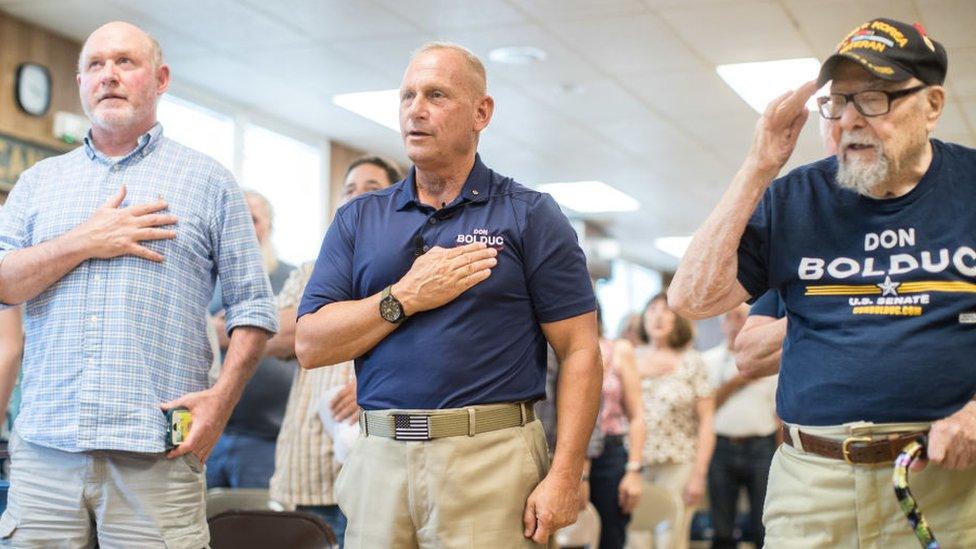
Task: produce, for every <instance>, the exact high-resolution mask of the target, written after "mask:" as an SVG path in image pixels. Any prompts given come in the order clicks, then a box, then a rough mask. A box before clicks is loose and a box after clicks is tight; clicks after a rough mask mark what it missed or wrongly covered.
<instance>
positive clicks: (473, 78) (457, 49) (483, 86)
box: [410, 42, 488, 98]
mask: <svg viewBox="0 0 976 549" xmlns="http://www.w3.org/2000/svg"><path fill="white" fill-rule="evenodd" d="M432 52H441V53H446V54H448V55H451V56H456V57H457V58H458V59H459V60H460V61H462V65H463V66H464V68H465V71H464V78H465V81H466V83H467V85H468V87H469V88H470V91H471V92H472V96H473V97H476V98H481V97H483V96H485V95H487V94H488V76H487V74H486V73H485V66H484V64H483V63H482V62H481V60H480V59H478V56H477V55H475V54H474V53H472V52H471V50H469V49H468V48H465V47H464V46H462V45H460V44H453V43H451V42H428V43H426V44H424V45H423V46H420V48H418V49H417V51H415V52H414V53H413V56H412V57H411V58H410V64H411V65H413V64H414V62H415V61H416V60H417V59H418V58H420V57H423V56H424V55H426V54H429V53H432Z"/></svg>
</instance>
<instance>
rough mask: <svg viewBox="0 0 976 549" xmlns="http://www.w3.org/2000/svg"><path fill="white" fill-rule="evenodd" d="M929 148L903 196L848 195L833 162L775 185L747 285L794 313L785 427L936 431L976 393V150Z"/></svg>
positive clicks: (743, 246)
mask: <svg viewBox="0 0 976 549" xmlns="http://www.w3.org/2000/svg"><path fill="white" fill-rule="evenodd" d="M931 143H932V149H933V157H932V163H931V165H930V166H929V169H928V171H927V172H926V174H925V175H924V176H923V177H922V179H921V180H920V181H919V183H918V185H916V187H915V188H914V189H912V191H911V192H909V193H908V194H906V195H904V196H901V197H898V198H892V199H884V200H877V199H872V198H868V197H864V196H861V195H858V194H857V193H854V192H852V191H848V190H845V189H841V188H840V187H839V186H838V185H837V184H836V183H835V182H834V176H835V174H836V172H837V162H836V159H835V158H834V157H830V158H827V159H824V160H821V161H819V162H816V163H813V164H808V165H806V166H802V167H800V168H797V169H795V170H793V171H792V172H790V173H789V174H788V175H786V176H785V177H782V178H780V179H778V180H777V181H775V182H773V184H772V185H771V186H770V188H769V189H768V190H767V191H766V193H765V195H764V196H763V199H762V201H761V202H760V203H759V206H758V208H757V209H756V211H755V212H754V213H753V216H752V218H751V219H750V221H749V224H748V226H747V228H746V231H745V234H744V235H743V237H742V241H741V243H740V246H739V254H738V256H739V272H738V278H739V282H741V283H742V285H743V286H744V287H745V288H746V290H747V291H748V292H749V293H750V295H752V296H759V295H761V294H762V293H763V292H765V291H766V289H767V288H773V289H776V290H778V292H779V295H780V297H781V298H782V299H783V300H784V302H785V305H786V311H787V318H788V319H789V322H788V327H787V334H786V340H785V342H784V345H783V361H782V366H781V367H780V375H779V390H778V393H777V397H776V408H777V410H778V411H779V413H780V416H781V417H782V418H783V420H785V421H787V422H790V423H795V424H800V425H836V424H841V423H846V422H851V421H859V420H864V421H874V422H901V421H927V420H935V419H939V418H943V417H945V416H948V415H950V414H952V413H954V412H955V411H957V410H958V409H959V408H961V407H962V406H963V405H965V404H966V402H967V401H969V400H970V399H972V398H973V395H974V393H976V362H974V358H973V357H974V354H976V249H974V248H976V214H974V212H976V151H974V150H972V149H968V148H966V147H962V146H959V145H952V144H946V143H942V142H940V141H937V140H932V141H931Z"/></svg>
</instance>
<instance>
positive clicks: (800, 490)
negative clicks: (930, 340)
mask: <svg viewBox="0 0 976 549" xmlns="http://www.w3.org/2000/svg"><path fill="white" fill-rule="evenodd" d="M903 427H906V428H903ZM919 428H922V429H924V428H925V426H924V425H921V426H919V425H918V424H915V425H908V424H904V425H891V424H887V425H877V426H870V427H865V428H864V429H863V430H859V431H858V432H856V433H854V432H851V431H850V429H849V428H845V427H832V428H804V427H800V430H802V431H804V432H809V433H811V434H814V435H818V436H825V437H831V438H837V439H841V440H842V439H844V438H846V436H848V435H850V434H858V435H860V434H867V433H879V432H884V431H889V432H890V431H914V430H918V429H919ZM791 434H792V435H793V440H797V437H796V436H795V433H791ZM891 475H892V465H891V464H878V465H860V464H859V465H849V464H847V463H845V462H843V461H840V460H836V459H829V458H825V457H821V456H818V455H815V454H810V453H806V452H804V451H802V450H798V449H796V448H793V447H792V446H789V445H787V444H783V445H781V446H780V447H779V449H778V450H777V451H776V455H775V456H774V457H773V463H772V466H771V468H770V470H769V487H768V488H767V491H766V505H765V507H764V512H763V523H764V524H765V526H766V547H770V548H772V549H780V548H783V549H812V548H828V547H829V548H836V547H852V548H854V547H857V548H860V549H875V548H877V549H918V547H919V542H918V540H917V539H916V538H915V535H914V534H913V533H912V530H911V528H910V527H909V526H908V521H907V520H906V519H905V515H904V514H903V513H902V512H901V508H900V507H899V505H898V500H897V498H895V493H894V488H893V486H892V481H891ZM909 483H910V487H911V491H912V494H914V495H915V499H916V500H917V501H918V505H919V509H921V511H922V513H923V514H924V515H925V518H926V520H927V521H928V523H929V526H931V527H932V531H933V532H934V534H935V537H936V539H938V540H939V542H940V543H941V544H942V547H945V548H947V549H949V548H957V547H958V548H969V547H976V467H974V468H970V469H967V470H965V471H949V470H947V469H942V468H939V467H936V466H934V465H931V464H930V465H929V466H928V467H926V468H925V470H924V471H922V472H919V473H910V474H909Z"/></svg>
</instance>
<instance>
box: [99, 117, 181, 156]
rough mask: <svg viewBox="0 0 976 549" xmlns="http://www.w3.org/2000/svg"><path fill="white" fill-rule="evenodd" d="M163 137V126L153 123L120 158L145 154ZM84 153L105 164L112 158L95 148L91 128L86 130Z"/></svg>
mask: <svg viewBox="0 0 976 549" xmlns="http://www.w3.org/2000/svg"><path fill="white" fill-rule="evenodd" d="M162 137H163V126H162V124H160V123H159V122H156V123H155V124H153V127H151V128H149V131H147V132H146V133H144V134H142V135H140V136H139V139H138V140H136V148H134V149H132V151H131V152H129V154H127V155H125V156H124V157H123V158H122V159H121V160H120V162H121V161H122V160H125V159H126V158H129V157H131V156H134V155H139V156H146V155H147V154H149V153H150V152H152V150H153V149H154V148H156V145H158V144H159V140H160V139H162ZM85 154H86V155H88V158H89V159H90V160H95V159H98V160H100V161H102V162H104V163H106V164H111V163H113V160H112V159H111V158H109V157H108V156H106V155H105V154H104V153H102V151H100V150H98V149H97V148H95V140H94V139H92V133H91V130H88V135H86V136H85Z"/></svg>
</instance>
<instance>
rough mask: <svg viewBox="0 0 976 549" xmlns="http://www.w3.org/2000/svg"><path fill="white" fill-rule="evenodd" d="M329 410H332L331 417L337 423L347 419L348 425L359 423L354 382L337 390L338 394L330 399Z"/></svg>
mask: <svg viewBox="0 0 976 549" xmlns="http://www.w3.org/2000/svg"><path fill="white" fill-rule="evenodd" d="M329 408H331V409H332V417H334V418H335V420H336V421H338V422H342V421H345V420H347V419H348V420H349V423H356V422H357V421H359V405H358V404H356V382H355V381H350V382H349V383H347V384H346V386H345V387H343V388H342V389H339V392H338V393H336V395H335V396H334V397H332V402H330V403H329Z"/></svg>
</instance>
